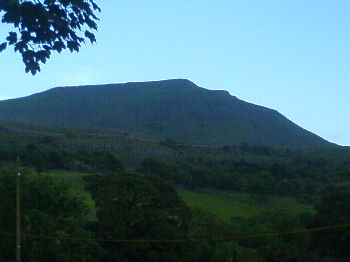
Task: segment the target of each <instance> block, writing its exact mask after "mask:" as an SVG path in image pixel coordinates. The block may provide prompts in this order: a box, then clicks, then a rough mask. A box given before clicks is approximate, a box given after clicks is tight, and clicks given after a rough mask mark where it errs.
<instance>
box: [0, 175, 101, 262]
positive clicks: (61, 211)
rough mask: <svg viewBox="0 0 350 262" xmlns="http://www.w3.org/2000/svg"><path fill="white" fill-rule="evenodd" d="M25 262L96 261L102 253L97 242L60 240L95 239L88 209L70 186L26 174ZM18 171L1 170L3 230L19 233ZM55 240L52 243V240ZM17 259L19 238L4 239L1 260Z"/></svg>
mask: <svg viewBox="0 0 350 262" xmlns="http://www.w3.org/2000/svg"><path fill="white" fill-rule="evenodd" d="M22 174H23V175H22V176H21V191H20V192H21V222H22V225H21V229H22V234H23V235H22V243H21V250H22V260H21V261H23V262H26V261H36V262H41V261H45V262H46V261H53V262H61V261H62V262H63V261H95V259H97V258H98V255H99V254H100V252H101V249H100V248H99V246H98V244H97V243H96V242H94V241H69V240H60V239H59V238H60V237H68V238H69V237H74V238H78V239H79V238H92V237H93V236H92V234H91V233H90V232H89V231H88V230H87V229H86V227H85V226H87V224H88V221H87V218H88V211H89V210H88V207H87V205H86V200H84V199H83V198H82V196H79V195H77V194H76V193H75V192H73V190H72V189H71V188H70V187H69V186H68V184H66V183H63V182H60V181H57V180H56V179H54V178H52V177H49V176H47V175H38V174H35V173H29V171H24V172H22ZM15 181H16V171H15V170H12V169H1V170H0V188H1V190H0V210H2V211H3V210H6V212H0V229H1V231H2V232H10V233H11V232H16V225H15V223H16V219H15V217H16V210H15V207H16V200H15V199H16V198H15V196H16V193H15V188H16V187H15ZM51 237H52V239H51ZM14 257H15V237H14V236H13V235H8V236H6V235H0V259H13V258H14Z"/></svg>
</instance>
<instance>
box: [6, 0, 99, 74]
mask: <svg viewBox="0 0 350 262" xmlns="http://www.w3.org/2000/svg"><path fill="white" fill-rule="evenodd" d="M97 11H100V8H99V7H98V6H97V5H96V4H95V2H94V1H93V0H23V1H20V0H3V1H0V12H3V13H4V14H3V17H2V20H1V22H2V23H7V24H11V25H13V27H14V28H15V30H16V31H11V32H9V34H8V36H7V37H6V41H5V42H3V43H1V44H0V52H1V51H3V50H5V49H6V48H7V47H8V46H13V47H14V50H15V52H19V53H20V54H21V55H22V58H23V62H24V64H25V70H26V72H27V73H28V72H31V73H32V74H33V75H34V74H36V73H37V72H38V71H40V63H44V64H45V63H46V61H47V59H49V58H50V57H51V54H52V52H58V53H61V51H62V50H64V49H69V50H70V51H71V52H74V51H75V52H78V51H79V49H80V46H81V44H82V43H85V40H86V39H88V40H90V42H91V43H94V42H95V41H96V39H95V35H94V34H93V33H92V31H91V30H97V24H96V22H97V21H98V18H97V16H96V14H95V13H96V12H97Z"/></svg>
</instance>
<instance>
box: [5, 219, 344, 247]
mask: <svg viewBox="0 0 350 262" xmlns="http://www.w3.org/2000/svg"><path fill="white" fill-rule="evenodd" d="M345 227H350V223H347V224H338V225H331V226H323V227H315V228H309V229H298V230H293V231H284V232H270V233H260V234H255V235H241V236H233V237H218V238H192V239H98V238H77V237H58V236H42V235H32V234H21V237H27V238H36V239H47V240H68V241H95V242H111V243H180V242H209V241H231V240H239V239H254V238H263V237H277V236H284V235H294V234H301V233H308V232H316V231H325V230H330V229H337V228H345ZM0 235H6V236H13V235H16V233H11V232H0Z"/></svg>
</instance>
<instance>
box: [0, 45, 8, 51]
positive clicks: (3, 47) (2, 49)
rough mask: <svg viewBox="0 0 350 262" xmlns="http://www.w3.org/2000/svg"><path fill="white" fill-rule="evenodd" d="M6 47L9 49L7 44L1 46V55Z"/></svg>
mask: <svg viewBox="0 0 350 262" xmlns="http://www.w3.org/2000/svg"><path fill="white" fill-rule="evenodd" d="M6 47H7V43H2V44H1V45H0V53H1V52H2V51H4V50H5V49H6Z"/></svg>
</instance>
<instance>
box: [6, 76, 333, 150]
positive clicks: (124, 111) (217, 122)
mask: <svg viewBox="0 0 350 262" xmlns="http://www.w3.org/2000/svg"><path fill="white" fill-rule="evenodd" d="M0 118H2V119H6V120H11V121H19V122H30V123H36V124H42V125H49V126H81V127H111V128H117V129H121V130H125V131H133V132H139V133H144V134H148V135H152V136H155V137H159V138H171V139H175V140H178V141H183V142H187V143H192V144H212V145H224V144H238V143H241V142H248V143H249V144H255V145H279V146H323V145H329V144H330V143H329V142H327V141H326V140H324V139H322V138H320V137H318V136H316V135H315V134H312V133H311V132H309V131H307V130H304V129H302V128H301V127H299V126H297V125H296V124H294V123H293V122H291V121H290V120H288V119H287V118H286V117H284V116H283V115H281V114H280V113H278V112H277V111H275V110H272V109H269V108H266V107H262V106H258V105H254V104H250V103H247V102H244V101H242V100H240V99H238V98H236V97H234V96H231V95H230V94H229V93H228V92H227V91H214V90H208V89H204V88H201V87H198V86H197V85H195V84H194V83H192V82H191V81H189V80H184V79H175V80H164V81H153V82H140V83H125V84H108V85H94V86H76V87H57V88H53V89H50V90H48V91H45V92H42V93H38V94H34V95H31V96H28V97H23V98H18V99H12V100H6V101H1V102H0Z"/></svg>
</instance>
